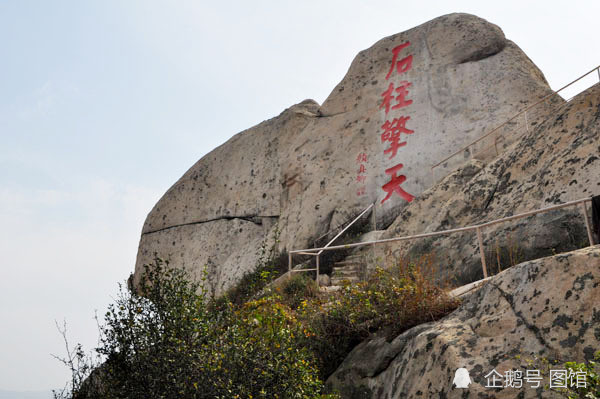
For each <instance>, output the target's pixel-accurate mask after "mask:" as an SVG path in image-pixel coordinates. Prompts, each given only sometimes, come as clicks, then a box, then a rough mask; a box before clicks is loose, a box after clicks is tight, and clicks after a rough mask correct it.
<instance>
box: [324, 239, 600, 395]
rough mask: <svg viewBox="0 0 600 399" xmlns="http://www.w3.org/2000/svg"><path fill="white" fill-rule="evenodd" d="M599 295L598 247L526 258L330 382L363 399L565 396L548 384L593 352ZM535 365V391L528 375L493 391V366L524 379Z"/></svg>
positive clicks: (599, 328) (360, 350) (358, 354)
mask: <svg viewBox="0 0 600 399" xmlns="http://www.w3.org/2000/svg"><path fill="white" fill-rule="evenodd" d="M599 299H600V246H595V247H589V248H586V249H581V250H577V251H574V252H570V253H566V254H561V255H556V256H552V257H548V258H543V259H538V260H535V261H529V262H525V263H522V264H519V265H518V266H515V267H513V268H510V269H508V270H506V271H504V272H502V273H500V274H498V275H496V276H494V277H492V278H491V279H490V280H489V281H488V282H487V283H486V284H485V285H484V286H483V287H482V288H480V289H479V290H478V291H477V292H475V293H473V294H471V295H470V296H468V297H467V298H466V299H465V301H464V302H463V304H462V305H461V306H460V307H459V308H458V309H457V310H456V311H454V312H453V313H452V314H450V315H449V316H447V317H445V318H444V319H442V320H439V321H437V322H433V323H427V324H423V325H420V326H417V327H414V328H412V329H410V330H408V331H406V332H405V333H403V334H401V335H400V336H398V337H396V338H395V339H394V340H393V341H391V342H387V341H386V340H385V339H384V338H373V339H371V340H368V341H365V342H363V343H361V344H360V345H359V346H357V347H356V348H355V349H354V350H353V351H352V352H351V353H350V355H349V356H348V357H347V358H346V360H345V361H344V362H343V364H342V365H341V366H340V367H339V368H338V369H337V371H336V372H335V373H334V374H333V375H332V376H331V377H330V378H329V379H328V381H327V384H328V385H329V387H330V388H335V389H338V390H339V391H340V392H341V393H342V394H343V395H342V396H343V397H344V398H361V399H370V398H381V399H384V398H385V399H392V398H449V399H451V398H553V397H557V398H558V397H562V396H560V395H558V394H557V393H555V392H552V391H549V390H548V387H547V385H548V384H549V380H548V369H549V368H550V369H560V368H561V367H560V366H561V365H562V362H565V361H578V362H582V361H584V360H591V359H592V358H593V354H594V352H595V351H597V350H598V349H599V348H598V342H599V341H600V302H599ZM555 361H557V362H555ZM462 367H464V368H466V369H467V370H468V372H469V374H470V377H471V379H472V382H473V383H472V384H471V385H470V386H469V388H468V389H459V388H456V387H455V386H453V378H454V376H455V371H456V370H457V369H458V368H462ZM536 369H537V370H540V374H542V377H543V380H542V381H541V384H540V387H538V388H537V389H536V388H532V387H531V386H532V384H529V383H528V381H526V380H525V379H524V378H523V380H522V387H521V388H515V387H506V388H486V385H488V386H491V384H489V383H488V379H486V375H488V373H489V372H491V371H492V370H496V371H497V372H498V373H499V374H501V375H502V376H506V371H509V370H513V371H514V370H517V371H518V370H520V371H522V372H523V377H525V376H526V370H536ZM490 378H491V377H490ZM504 383H505V382H504V381H503V382H502V384H504ZM544 385H546V388H544Z"/></svg>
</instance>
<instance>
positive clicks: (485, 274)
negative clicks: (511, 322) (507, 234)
mask: <svg viewBox="0 0 600 399" xmlns="http://www.w3.org/2000/svg"><path fill="white" fill-rule="evenodd" d="M477 241H479V256H481V267H482V268H483V278H487V276H488V273H487V265H486V264H485V252H484V250H483V235H482V234H481V227H477Z"/></svg>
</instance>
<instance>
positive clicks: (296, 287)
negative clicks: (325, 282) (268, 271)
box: [275, 272, 319, 309]
mask: <svg viewBox="0 0 600 399" xmlns="http://www.w3.org/2000/svg"><path fill="white" fill-rule="evenodd" d="M275 290H276V292H277V293H278V294H279V295H281V298H282V301H283V303H285V304H286V305H287V306H289V307H290V308H292V309H297V308H298V307H299V306H300V305H301V304H302V302H303V301H305V300H307V299H310V298H316V297H317V295H318V294H319V288H318V287H317V283H316V282H315V280H314V279H313V278H312V277H311V276H310V275H309V274H307V273H303V272H301V273H295V274H294V276H292V278H290V279H289V280H288V281H284V282H283V284H282V285H281V287H278V288H276V289H275Z"/></svg>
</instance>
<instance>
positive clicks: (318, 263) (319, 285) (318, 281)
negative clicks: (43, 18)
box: [317, 255, 321, 288]
mask: <svg viewBox="0 0 600 399" xmlns="http://www.w3.org/2000/svg"><path fill="white" fill-rule="evenodd" d="M320 256H321V255H317V288H319V286H320V284H319V257H320Z"/></svg>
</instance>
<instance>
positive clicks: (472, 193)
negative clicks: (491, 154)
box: [379, 85, 600, 285]
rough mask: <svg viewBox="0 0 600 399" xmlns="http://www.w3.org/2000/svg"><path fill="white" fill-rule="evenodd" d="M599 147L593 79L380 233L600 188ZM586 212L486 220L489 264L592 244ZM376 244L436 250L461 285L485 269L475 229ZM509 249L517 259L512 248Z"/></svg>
mask: <svg viewBox="0 0 600 399" xmlns="http://www.w3.org/2000/svg"><path fill="white" fill-rule="evenodd" d="M599 151H600V85H595V86H592V87H591V88H589V89H588V90H586V91H584V92H583V93H581V94H579V95H578V96H576V97H575V98H573V99H572V100H571V101H570V102H569V103H567V104H565V105H563V106H562V107H561V108H560V109H559V110H557V111H556V112H554V113H553V114H552V115H551V116H550V117H548V118H547V119H546V120H544V121H542V122H541V123H539V124H538V126H537V127H536V128H535V129H533V130H531V131H530V132H529V133H526V134H525V135H523V136H522V137H521V138H519V139H518V140H517V141H516V142H515V143H514V144H513V145H512V146H510V147H509V148H508V149H507V150H506V151H505V152H504V153H503V154H501V155H500V156H499V157H498V158H497V159H495V160H494V161H493V162H491V163H489V164H488V165H487V166H486V165H484V164H483V163H482V162H480V161H477V160H473V161H470V162H468V163H467V164H465V165H464V166H463V167H462V168H460V169H458V170H456V171H454V172H453V173H451V174H450V175H448V176H447V177H446V178H445V179H444V180H443V181H441V182H440V183H439V184H437V185H436V186H434V187H433V188H431V189H429V190H427V191H426V192H424V193H422V194H421V196H420V197H419V198H417V199H415V201H413V202H412V203H411V204H409V205H408V206H407V207H405V208H404V209H403V210H402V211H401V213H400V214H399V216H398V217H397V219H396V220H395V221H394V223H392V225H391V226H389V228H388V229H387V231H386V233H385V234H384V235H383V237H384V238H390V237H394V236H405V235H412V234H419V233H424V232H433V231H441V230H447V229H452V228H458V227H464V226H469V225H474V224H479V223H483V222H486V221H491V220H494V219H499V218H503V217H507V216H511V215H514V214H518V213H523V212H526V211H530V210H534V209H540V208H544V207H548V206H551V205H555V204H560V203H564V202H568V201H574V200H577V199H581V198H585V197H590V196H592V195H598V194H600V159H599V158H598V157H599ZM588 207H589V205H588ZM590 215H591V212H590ZM584 220H585V219H584V216H583V212H582V209H581V208H580V207H574V208H564V209H562V210H557V211H552V212H549V213H544V214H540V215H538V216H532V217H529V218H526V219H521V220H517V221H513V222H508V223H505V224H500V225H495V226H493V227H489V228H486V229H485V230H484V247H485V249H486V257H487V259H488V269H490V270H489V271H490V272H494V271H496V270H497V269H498V268H500V269H503V268H506V267H507V266H510V265H511V263H518V262H519V261H524V260H529V259H535V258H539V257H542V256H547V255H550V254H553V253H560V252H564V251H570V250H573V249H576V248H581V247H584V246H587V245H588V244H589V240H588V237H587V231H586V227H585V222H584ZM595 242H598V237H595ZM379 251H380V255H381V256H380V257H384V255H383V254H385V256H397V255H399V254H400V253H406V252H408V253H412V254H421V253H429V252H434V253H437V254H438V259H439V260H440V265H441V266H440V267H441V270H440V271H441V272H442V275H444V276H446V277H448V278H450V279H451V280H454V281H455V283H456V284H457V285H460V284H465V283H468V282H471V281H473V280H475V279H478V278H481V277H482V269H481V261H480V255H479V249H478V245H477V237H476V235H475V233H474V232H468V233H457V234H453V235H449V236H443V237H440V238H429V239H420V240H417V241H412V242H402V243H394V244H390V245H387V246H386V247H385V248H379ZM510 252H512V255H513V259H512V260H511V259H508V256H507V255H508V254H509V253H510Z"/></svg>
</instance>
